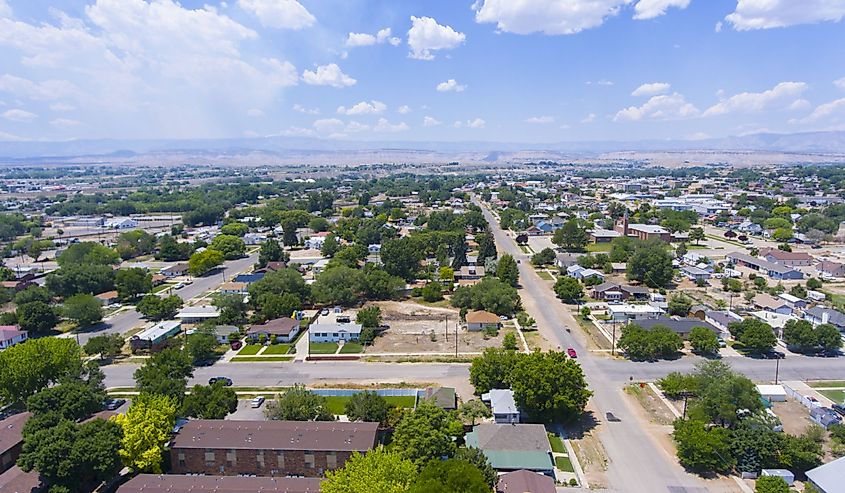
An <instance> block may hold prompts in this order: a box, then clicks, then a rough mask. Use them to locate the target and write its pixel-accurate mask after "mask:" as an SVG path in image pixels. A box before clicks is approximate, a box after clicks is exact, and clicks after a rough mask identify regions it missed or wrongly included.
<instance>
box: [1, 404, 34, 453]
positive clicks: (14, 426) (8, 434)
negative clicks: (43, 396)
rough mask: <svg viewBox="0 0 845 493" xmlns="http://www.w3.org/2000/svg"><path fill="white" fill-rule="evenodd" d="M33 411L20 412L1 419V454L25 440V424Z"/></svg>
mask: <svg viewBox="0 0 845 493" xmlns="http://www.w3.org/2000/svg"><path fill="white" fill-rule="evenodd" d="M30 416H32V413H19V414H14V415H12V416H9V417H8V418H6V419H4V420H3V421H0V455H3V454H5V453H6V452H8V451H9V450H11V449H13V448H14V447H16V446H17V445H19V444H20V443H21V442H22V441H23V435H22V434H21V432H22V431H23V425H24V424H25V423H26V420H28V419H29V417H30Z"/></svg>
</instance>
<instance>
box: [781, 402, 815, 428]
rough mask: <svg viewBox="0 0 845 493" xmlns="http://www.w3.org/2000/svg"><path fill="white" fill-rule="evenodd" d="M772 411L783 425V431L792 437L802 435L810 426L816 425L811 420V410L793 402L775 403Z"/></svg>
mask: <svg viewBox="0 0 845 493" xmlns="http://www.w3.org/2000/svg"><path fill="white" fill-rule="evenodd" d="M772 411H774V412H775V414H777V416H778V418H780V421H781V423H783V431H784V432H785V433H789V434H791V435H800V434H802V433H804V431H805V430H806V429H807V427H808V426H810V425H814V424H815V423H814V422H813V421H812V420H811V419H810V410H809V409H807V408H806V407H804V406H802V405H801V404H799V403H798V402H796V401H793V400H788V401H786V402H773V403H772Z"/></svg>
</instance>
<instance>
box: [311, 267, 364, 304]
mask: <svg viewBox="0 0 845 493" xmlns="http://www.w3.org/2000/svg"><path fill="white" fill-rule="evenodd" d="M360 279H361V271H359V270H356V269H352V268H350V267H345V266H342V265H341V266H337V267H332V268H330V269H327V270H325V271H323V272H322V273H320V275H319V276H317V280H316V281H314V284H313V285H312V286H311V292H312V294H313V296H314V300H315V301H317V302H318V303H327V304H331V305H351V304H353V303H355V302H356V301H358V299H359V297H360V286H361V280H360Z"/></svg>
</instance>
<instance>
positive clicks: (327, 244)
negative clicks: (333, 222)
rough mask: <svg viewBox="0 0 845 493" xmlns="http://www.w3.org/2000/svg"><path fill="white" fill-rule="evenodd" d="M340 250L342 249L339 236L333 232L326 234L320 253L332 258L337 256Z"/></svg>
mask: <svg viewBox="0 0 845 493" xmlns="http://www.w3.org/2000/svg"><path fill="white" fill-rule="evenodd" d="M338 250H340V243H339V242H338V241H337V237H335V235H333V234H330V235H328V236H326V239H325V240H324V241H323V246H322V247H321V248H320V254H322V255H323V256H324V257H329V258H331V257H334V256H335V254H336V253H337V252H338Z"/></svg>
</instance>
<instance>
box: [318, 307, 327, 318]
mask: <svg viewBox="0 0 845 493" xmlns="http://www.w3.org/2000/svg"><path fill="white" fill-rule="evenodd" d="M328 314H329V309H328V308H323V310H322V311H321V312H320V315H322V316H324V317H325V316H326V315H328Z"/></svg>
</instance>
